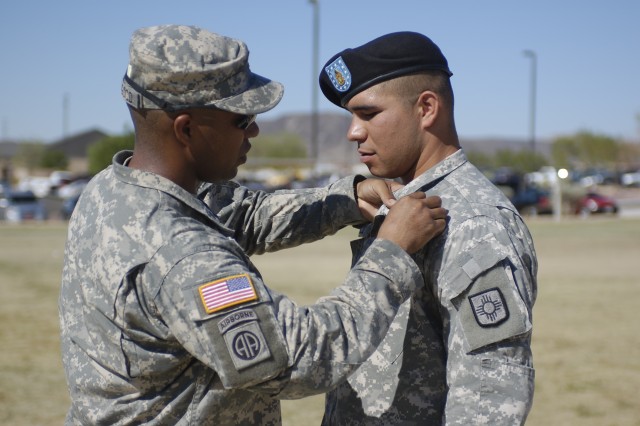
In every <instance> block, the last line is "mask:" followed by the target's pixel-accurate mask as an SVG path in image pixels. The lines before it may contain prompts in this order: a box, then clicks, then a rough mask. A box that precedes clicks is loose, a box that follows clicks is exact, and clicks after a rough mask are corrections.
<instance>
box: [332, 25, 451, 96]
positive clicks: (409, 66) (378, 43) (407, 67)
mask: <svg viewBox="0 0 640 426" xmlns="http://www.w3.org/2000/svg"><path fill="white" fill-rule="evenodd" d="M430 70H436V71H442V72H444V73H446V74H447V75H448V76H449V77H451V76H452V75H453V74H452V73H451V71H449V64H448V63H447V59H446V58H445V57H444V55H443V54H442V52H441V51H440V48H439V47H438V46H436V44H435V43H434V42H433V41H431V39H429V37H427V36H424V35H422V34H419V33H415V32H410V31H402V32H396V33H391V34H387V35H384V36H382V37H378V38H376V39H374V40H372V41H370V42H368V43H366V44H363V45H362V46H359V47H355V48H353V49H345V50H343V51H342V52H340V53H337V54H336V55H334V56H333V57H332V58H331V59H329V60H328V61H327V63H326V64H325V65H324V67H323V69H322V71H321V72H320V89H322V93H324V95H325V96H326V97H327V99H329V100H330V101H331V102H333V103H334V104H336V105H338V106H339V107H344V105H345V104H346V103H347V102H348V101H349V99H351V98H352V97H353V96H355V95H357V94H358V93H360V92H362V91H363V90H365V89H368V88H369V87H371V86H374V85H376V84H378V83H381V82H383V81H386V80H391V79H392V78H396V77H400V76H403V75H408V74H415V73H418V72H421V71H430Z"/></svg>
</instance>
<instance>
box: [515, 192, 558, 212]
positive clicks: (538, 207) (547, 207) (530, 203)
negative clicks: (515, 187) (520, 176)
mask: <svg viewBox="0 0 640 426" xmlns="http://www.w3.org/2000/svg"><path fill="white" fill-rule="evenodd" d="M510 199H511V202H512V203H513V206H514V207H515V208H516V209H517V210H518V211H519V212H520V213H522V214H529V215H536V214H551V213H552V211H553V207H552V205H551V197H550V195H549V192H548V191H545V190H543V189H540V188H538V187H536V186H525V187H524V188H522V189H521V190H519V191H518V192H516V193H514V194H513V195H512V196H511V197H510Z"/></svg>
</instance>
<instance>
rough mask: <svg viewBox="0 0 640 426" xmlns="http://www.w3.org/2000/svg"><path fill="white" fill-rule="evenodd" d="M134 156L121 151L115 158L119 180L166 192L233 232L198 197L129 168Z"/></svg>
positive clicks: (115, 169) (153, 175)
mask: <svg viewBox="0 0 640 426" xmlns="http://www.w3.org/2000/svg"><path fill="white" fill-rule="evenodd" d="M132 155H133V152H132V151H120V152H118V153H117V154H116V155H115V156H114V157H113V161H112V166H113V172H114V174H115V176H116V177H117V179H118V180H120V181H122V182H125V183H128V184H131V185H135V186H139V187H142V188H148V189H153V190H156V191H161V192H164V193H166V194H167V195H170V196H171V197H173V198H175V199H177V200H178V201H180V202H182V203H183V204H185V205H187V206H188V207H190V208H191V209H193V210H195V211H197V212H198V213H200V214H202V215H204V216H205V217H206V218H208V219H209V220H210V221H213V222H214V223H215V224H216V227H218V228H222V229H224V230H226V231H228V232H229V233H231V230H229V229H228V228H227V227H225V226H224V225H223V224H222V223H221V222H220V220H219V219H218V217H217V216H216V215H215V214H213V212H212V211H211V210H210V209H209V208H208V207H207V205H206V204H205V203H204V202H203V201H202V200H201V199H200V198H198V197H197V196H196V195H194V194H192V193H190V192H189V191H187V190H186V189H184V188H182V187H181V186H179V185H177V184H176V183H174V182H173V181H171V180H169V179H167V178H165V177H162V176H160V175H158V174H155V173H151V172H146V171H144V170H139V169H132V168H130V167H127V166H126V165H125V164H126V163H128V159H129V158H130V157H131V156H132Z"/></svg>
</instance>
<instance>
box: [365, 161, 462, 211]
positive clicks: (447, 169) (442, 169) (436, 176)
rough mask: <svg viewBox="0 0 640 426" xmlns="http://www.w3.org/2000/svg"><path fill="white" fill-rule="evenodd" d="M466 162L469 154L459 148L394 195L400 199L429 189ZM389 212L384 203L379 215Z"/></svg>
mask: <svg viewBox="0 0 640 426" xmlns="http://www.w3.org/2000/svg"><path fill="white" fill-rule="evenodd" d="M466 162H467V156H466V155H465V154H464V152H463V151H462V149H459V150H457V151H456V152H454V153H453V154H451V155H449V156H448V157H447V158H445V159H444V160H442V161H440V162H439V163H438V164H436V165H435V166H433V167H431V168H430V169H429V170H427V171H426V172H424V173H423V174H421V175H420V176H418V177H416V178H415V179H414V180H412V181H411V182H409V183H408V184H406V185H405V186H404V187H402V188H400V189H399V190H398V191H395V192H394V193H393V195H395V197H396V199H400V198H401V197H404V196H405V195H408V194H412V193H414V192H417V191H418V190H421V191H427V190H428V189H429V188H431V187H433V186H435V185H436V184H437V183H438V182H439V181H440V180H442V179H443V178H444V177H446V176H447V175H448V174H450V173H451V172H453V171H454V170H455V169H457V168H458V167H460V166H462V165H463V164H464V163H466ZM387 213H389V209H388V208H387V206H385V205H382V206H381V207H380V209H378V213H377V215H386V214H387Z"/></svg>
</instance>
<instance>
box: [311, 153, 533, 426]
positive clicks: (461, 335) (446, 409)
mask: <svg viewBox="0 0 640 426" xmlns="http://www.w3.org/2000/svg"><path fill="white" fill-rule="evenodd" d="M415 191H425V192H426V193H427V194H428V195H439V196H440V197H441V198H442V206H443V207H445V208H447V209H448V210H449V222H448V225H447V228H446V229H445V232H444V233H443V234H442V235H441V236H439V237H436V238H435V239H433V240H432V241H431V242H429V243H428V244H427V246H425V248H424V249H423V250H422V251H421V252H419V254H418V256H417V261H418V263H419V264H420V265H421V266H422V270H423V273H424V282H425V286H421V287H419V289H418V291H417V292H416V294H415V295H414V296H413V297H412V298H411V299H410V300H409V301H407V302H405V303H404V304H403V306H402V308H401V309H400V311H399V312H398V315H397V316H396V318H395V320H394V322H393V324H392V325H391V327H390V328H389V332H388V333H387V335H386V337H385V338H384V340H383V342H382V343H381V344H380V346H379V347H378V349H377V351H376V352H375V353H374V354H373V355H372V356H371V358H370V359H368V360H367V362H365V363H364V364H363V365H362V366H360V367H359V368H358V370H357V371H356V372H355V373H354V374H353V375H352V376H350V377H349V379H348V382H346V383H344V384H342V385H340V386H339V387H338V388H337V389H336V390H334V391H332V392H330V393H329V394H328V395H327V399H326V412H325V418H324V421H323V424H324V425H465V426H468V425H492V426H493V425H509V426H511V425H517V424H523V423H524V422H525V419H526V417H527V414H528V413H529V410H530V408H531V404H532V399H533V389H534V369H533V362H532V354H531V347H530V344H531V328H532V317H531V314H532V307H533V304H534V301H535V298H536V273H537V260H536V254H535V250H534V246H533V241H532V238H531V235H530V234H529V231H528V229H527V227H526V225H525V224H524V222H523V220H522V218H521V217H520V215H519V214H518V213H517V212H516V210H515V209H514V207H513V205H512V204H511V203H510V202H509V201H508V200H507V198H506V197H505V196H504V195H503V193H502V192H501V191H500V190H499V189H497V188H496V187H495V186H493V185H492V184H491V183H490V182H489V181H488V180H487V179H486V178H485V177H484V175H483V174H482V173H481V172H480V171H479V170H478V169H477V168H475V167H474V166H473V165H472V164H471V163H469V162H468V161H467V159H466V157H465V155H464V153H463V151H462V150H459V151H458V152H456V153H455V154H453V155H451V156H450V157H448V158H446V159H445V160H443V161H442V162H441V163H439V164H438V165H436V166H435V167H433V168H432V169H430V170H428V171H427V172H426V173H424V174H422V175H421V176H419V177H418V178H417V179H415V180H414V181H412V182H411V183H410V184H408V185H407V186H405V187H404V188H403V189H402V190H401V193H400V194H396V197H397V198H399V197H400V196H401V195H404V194H407V193H411V192H415ZM382 210H383V211H384V208H383V209H382ZM376 219H377V220H376V221H374V223H373V224H371V225H367V226H365V227H364V228H362V230H361V236H362V237H363V238H362V239H361V240H359V241H356V242H354V243H353V248H354V262H358V261H359V260H360V259H362V257H363V256H364V255H365V253H366V250H367V249H368V247H370V244H372V243H373V241H374V240H373V238H374V236H375V233H376V231H377V225H376V223H377V222H379V221H378V219H382V217H377V218H376Z"/></svg>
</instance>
